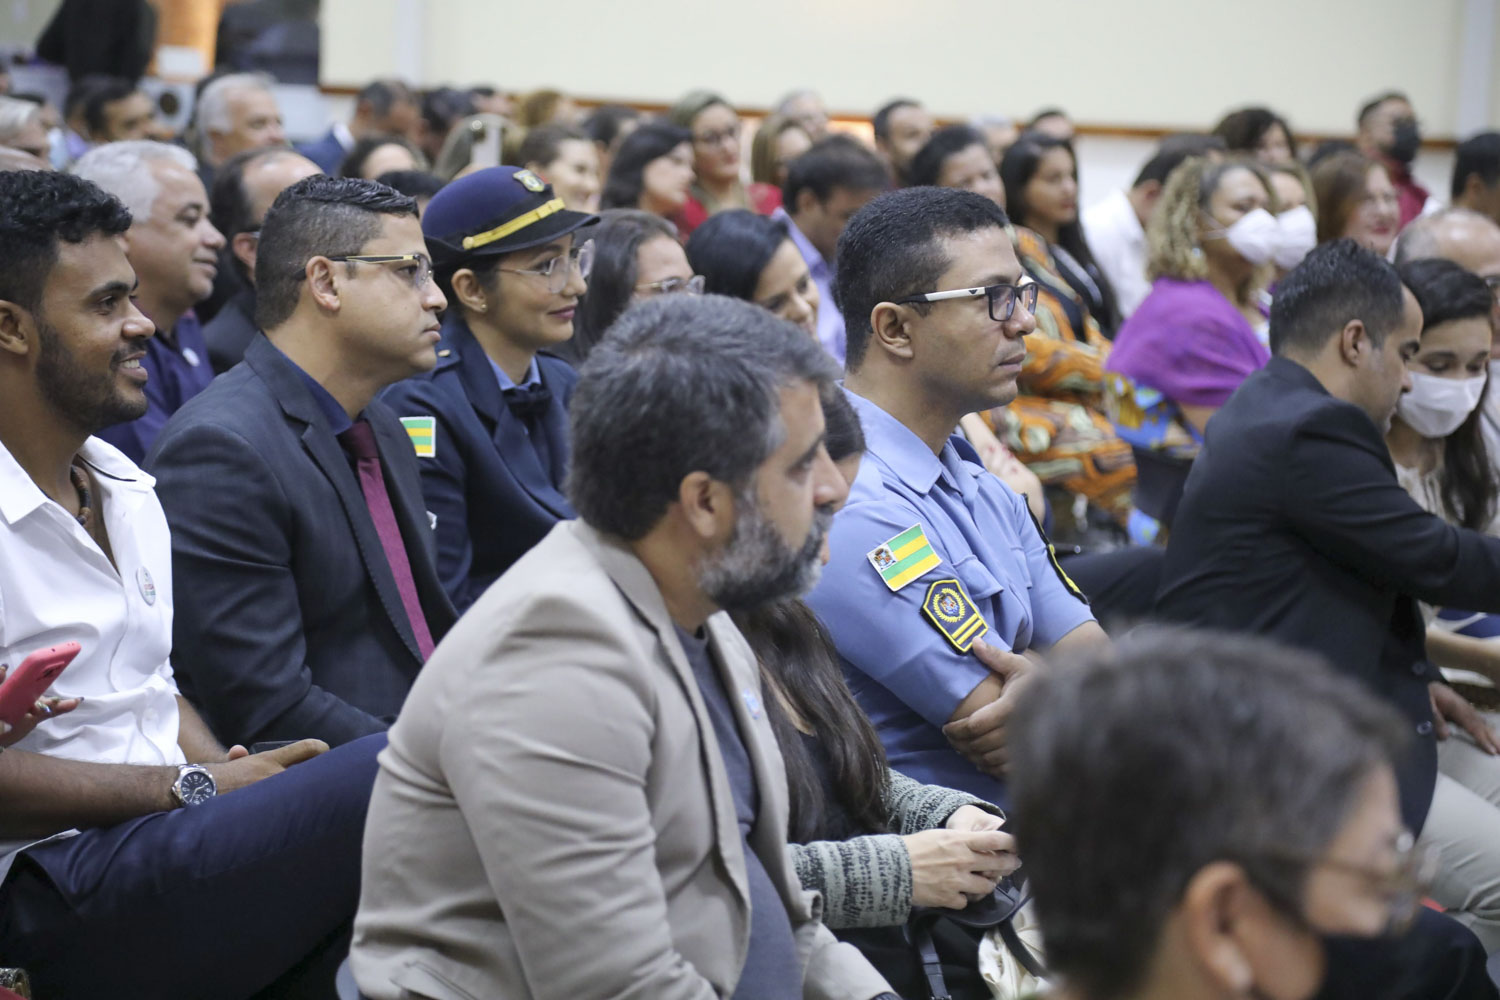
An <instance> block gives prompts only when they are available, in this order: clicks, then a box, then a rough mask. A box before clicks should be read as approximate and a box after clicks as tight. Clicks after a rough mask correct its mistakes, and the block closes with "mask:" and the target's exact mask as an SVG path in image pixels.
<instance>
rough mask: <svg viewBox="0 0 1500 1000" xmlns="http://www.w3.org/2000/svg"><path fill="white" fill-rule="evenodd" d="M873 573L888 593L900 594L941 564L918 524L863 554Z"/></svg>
mask: <svg viewBox="0 0 1500 1000" xmlns="http://www.w3.org/2000/svg"><path fill="white" fill-rule="evenodd" d="M865 558H866V559H868V560H870V565H871V566H874V567H875V572H877V573H879V574H880V578H881V579H882V580H884V581H885V585H886V586H887V587H889V588H890V589H891V590H893V591H895V590H900V589H901V588H902V587H904V586H906V585H907V584H908V583H911V582H912V581H913V580H915V579H916V578H917V577H919V576H921V575H922V574H923V573H925V572H927V571H928V570H930V569H935V568H936V567H937V565H938V564H939V563H940V562H941V561H942V560H940V559H938V556H937V553H936V552H934V551H933V550H932V544H931V543H930V542H928V541H927V535H926V534H925V533H924V532H923V531H922V526H921V525H920V524H914V525H912V526H911V527H910V528H907V529H906V530H905V531H903V532H901V534H899V535H897V536H896V537H895V538H892V539H889V540H888V541H886V542H883V543H882V544H880V545H877V546H875V548H873V549H871V550H870V551H869V552H866V553H865Z"/></svg>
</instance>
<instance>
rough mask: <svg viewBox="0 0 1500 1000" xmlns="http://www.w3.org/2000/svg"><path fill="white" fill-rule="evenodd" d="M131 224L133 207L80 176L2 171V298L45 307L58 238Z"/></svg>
mask: <svg viewBox="0 0 1500 1000" xmlns="http://www.w3.org/2000/svg"><path fill="white" fill-rule="evenodd" d="M129 228H130V211H129V210H128V209H126V207H125V206H124V205H123V204H121V202H120V200H119V199H118V198H116V197H115V196H114V195H111V194H108V193H106V192H105V191H104V190H103V189H102V188H100V187H98V186H97V185H95V184H92V183H90V182H89V181H86V180H84V179H83V178H81V177H75V176H73V175H72V174H62V173H54V172H52V171H50V170H4V171H0V299H4V300H5V301H7V302H14V303H15V304H16V305H18V306H20V307H21V308H23V309H26V310H28V311H30V312H33V313H37V312H40V311H41V306H42V298H43V295H44V293H45V291H46V287H47V278H48V277H49V276H50V275H51V274H52V269H53V268H54V267H55V266H56V265H57V256H58V246H57V242H58V240H64V241H66V242H68V243H75V244H76V243H83V242H84V241H85V240H89V239H92V238H93V237H96V236H118V235H120V234H121V233H123V232H125V231H126V230H127V229H129Z"/></svg>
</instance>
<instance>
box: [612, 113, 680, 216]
mask: <svg viewBox="0 0 1500 1000" xmlns="http://www.w3.org/2000/svg"><path fill="white" fill-rule="evenodd" d="M692 141H693V133H691V132H689V131H688V130H687V129H685V128H679V127H678V126H676V125H673V124H672V123H671V122H668V121H661V120H656V121H649V122H645V123H644V124H642V125H641V126H640V128H637V129H636V130H635V131H634V132H632V133H630V134H629V135H628V136H626V137H625V141H624V142H622V143H620V148H619V149H618V150H616V151H615V157H614V159H613V160H611V161H610V164H609V176H608V177H606V178H605V179H604V191H603V193H601V194H600V195H599V205H600V207H601V208H639V207H640V201H641V192H642V190H643V188H644V186H645V181H644V180H643V179H642V175H643V174H644V173H645V172H646V165H647V164H649V163H650V162H651V161H652V160H659V159H661V158H662V157H663V156H666V155H667V154H668V153H670V152H671V151H672V150H674V149H676V148H677V147H678V146H680V145H682V144H683V143H685V142H686V143H691V142H692Z"/></svg>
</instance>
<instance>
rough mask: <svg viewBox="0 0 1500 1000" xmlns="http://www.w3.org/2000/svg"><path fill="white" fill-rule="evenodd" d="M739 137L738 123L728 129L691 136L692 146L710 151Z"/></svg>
mask: <svg viewBox="0 0 1500 1000" xmlns="http://www.w3.org/2000/svg"><path fill="white" fill-rule="evenodd" d="M739 135H740V124H739V122H735V123H734V125H733V126H732V127H730V128H726V129H720V130H719V131H717V132H704V133H703V134H702V135H695V136H693V145H695V146H704V147H707V148H709V149H712V148H713V147H715V146H722V145H724V143H726V142H728V141H729V140H730V139H738V138H739Z"/></svg>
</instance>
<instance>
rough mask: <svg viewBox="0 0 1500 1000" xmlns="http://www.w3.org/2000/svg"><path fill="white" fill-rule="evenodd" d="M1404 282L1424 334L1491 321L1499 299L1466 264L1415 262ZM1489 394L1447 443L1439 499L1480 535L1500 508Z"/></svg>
mask: <svg viewBox="0 0 1500 1000" xmlns="http://www.w3.org/2000/svg"><path fill="white" fill-rule="evenodd" d="M1397 271H1398V272H1399V273H1400V275H1401V281H1402V283H1403V284H1405V285H1406V287H1407V288H1409V289H1411V293H1412V295H1414V296H1416V299H1417V305H1419V306H1421V307H1422V330H1423V332H1424V333H1425V332H1426V331H1427V330H1430V329H1432V328H1433V327H1435V326H1440V325H1442V324H1443V323H1451V322H1453V321H1455V320H1463V319H1482V320H1485V321H1486V322H1488V321H1489V318H1490V311H1491V310H1492V309H1494V307H1495V296H1494V293H1492V292H1491V291H1490V286H1489V285H1487V284H1485V282H1484V279H1483V278H1481V277H1480V276H1479V275H1477V274H1475V273H1473V272H1472V271H1470V270H1468V269H1466V268H1465V267H1463V266H1462V265H1460V264H1457V263H1454V262H1453V261H1451V260H1444V259H1442V258H1439V257H1433V258H1427V259H1423V260H1414V261H1410V262H1408V263H1406V264H1402V265H1401V266H1400V267H1398V268H1397ZM1489 392H1490V386H1489V384H1488V382H1486V384H1485V387H1484V394H1483V395H1481V396H1480V398H1479V404H1478V405H1477V406H1475V407H1474V410H1473V412H1471V413H1470V414H1469V416H1468V417H1467V418H1466V419H1465V420H1464V422H1463V423H1462V424H1460V425H1459V427H1458V430H1456V431H1454V432H1453V433H1452V434H1449V435H1448V436H1447V437H1446V438H1444V439H1443V464H1442V468H1441V471H1439V473H1438V494H1439V496H1441V497H1442V501H1443V511H1444V515H1445V517H1446V519H1447V520H1449V521H1452V522H1454V523H1455V524H1458V525H1461V526H1462V527H1465V528H1470V529H1472V530H1474V531H1488V530H1489V526H1490V522H1491V521H1492V520H1494V517H1495V510H1496V507H1497V505H1500V483H1497V482H1496V481H1495V477H1494V472H1493V470H1492V469H1491V466H1490V455H1489V449H1488V448H1487V447H1486V446H1485V441H1484V397H1485V396H1487V395H1489Z"/></svg>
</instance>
